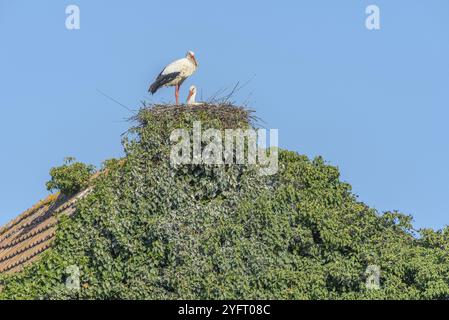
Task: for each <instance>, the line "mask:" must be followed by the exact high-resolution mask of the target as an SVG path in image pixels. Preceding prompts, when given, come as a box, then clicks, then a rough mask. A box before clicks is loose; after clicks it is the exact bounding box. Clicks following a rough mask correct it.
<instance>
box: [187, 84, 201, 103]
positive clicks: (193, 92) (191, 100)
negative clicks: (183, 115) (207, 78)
mask: <svg viewBox="0 0 449 320" xmlns="http://www.w3.org/2000/svg"><path fill="white" fill-rule="evenodd" d="M200 104H202V103H199V102H196V87H195V86H191V87H190V89H189V96H188V97H187V105H189V106H198V105H200Z"/></svg>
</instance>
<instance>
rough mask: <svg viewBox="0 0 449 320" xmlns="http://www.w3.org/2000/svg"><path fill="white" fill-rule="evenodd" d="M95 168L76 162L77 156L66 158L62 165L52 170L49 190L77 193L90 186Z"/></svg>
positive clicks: (70, 193) (48, 183) (68, 193)
mask: <svg viewBox="0 0 449 320" xmlns="http://www.w3.org/2000/svg"><path fill="white" fill-rule="evenodd" d="M94 170H95V168H94V167H93V166H91V165H86V164H84V163H82V162H76V161H75V158H71V157H68V158H65V159H64V164H63V165H62V166H60V167H55V168H52V169H51V170H50V176H51V180H50V181H48V182H47V190H49V191H54V190H57V191H61V192H62V193H63V194H65V195H72V194H74V193H77V192H79V191H81V190H83V189H84V188H86V187H87V186H88V184H89V180H90V177H91V175H92V173H93V172H94Z"/></svg>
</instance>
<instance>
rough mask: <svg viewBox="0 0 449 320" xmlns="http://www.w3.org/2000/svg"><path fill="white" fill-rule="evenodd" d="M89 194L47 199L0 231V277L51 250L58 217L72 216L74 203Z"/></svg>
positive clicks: (85, 192) (84, 192)
mask: <svg viewBox="0 0 449 320" xmlns="http://www.w3.org/2000/svg"><path fill="white" fill-rule="evenodd" d="M89 191H90V189H87V190H85V191H83V192H81V193H79V194H77V195H75V196H73V197H65V196H63V195H59V194H56V195H51V196H49V197H48V198H47V199H45V200H42V201H41V202H39V203H38V204H36V205H35V206H34V207H33V208H31V209H29V210H27V211H25V212H24V213H22V214H21V215H20V216H18V217H17V218H16V219H14V220H13V221H11V222H9V223H8V224H7V225H5V226H4V227H2V228H0V273H14V272H18V271H20V270H22V269H23V267H24V266H26V265H28V264H30V263H32V262H34V261H36V260H37V259H38V258H39V257H40V254H41V253H43V252H45V251H46V250H47V249H49V248H50V247H51V245H52V243H53V240H54V237H55V231H56V226H57V223H58V217H59V216H60V215H71V214H73V213H74V212H75V210H76V208H75V205H76V202H77V201H78V199H80V198H82V197H84V196H85V195H86V194H88V193H89Z"/></svg>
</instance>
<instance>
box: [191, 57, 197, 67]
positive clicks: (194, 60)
mask: <svg viewBox="0 0 449 320" xmlns="http://www.w3.org/2000/svg"><path fill="white" fill-rule="evenodd" d="M191 57H192V60H193V63H194V64H195V66H196V67H198V62H197V61H196V58H195V56H191Z"/></svg>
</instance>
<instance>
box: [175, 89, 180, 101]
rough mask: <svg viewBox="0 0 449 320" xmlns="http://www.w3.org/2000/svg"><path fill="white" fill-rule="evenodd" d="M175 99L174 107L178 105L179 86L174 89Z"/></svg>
mask: <svg viewBox="0 0 449 320" xmlns="http://www.w3.org/2000/svg"><path fill="white" fill-rule="evenodd" d="M175 97H176V105H178V104H179V85H176V87H175Z"/></svg>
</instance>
